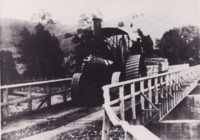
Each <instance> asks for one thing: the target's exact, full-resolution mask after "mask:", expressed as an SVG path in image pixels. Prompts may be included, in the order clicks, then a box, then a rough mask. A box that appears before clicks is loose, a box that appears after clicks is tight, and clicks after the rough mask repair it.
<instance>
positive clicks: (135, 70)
mask: <svg viewBox="0 0 200 140" xmlns="http://www.w3.org/2000/svg"><path fill="white" fill-rule="evenodd" d="M140 57H141V55H129V56H128V58H127V61H126V68H125V79H126V80H130V79H135V78H139V77H140V73H139V65H140Z"/></svg>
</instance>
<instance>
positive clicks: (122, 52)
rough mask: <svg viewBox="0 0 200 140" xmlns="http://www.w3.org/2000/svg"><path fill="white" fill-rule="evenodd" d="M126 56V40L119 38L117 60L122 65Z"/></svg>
mask: <svg viewBox="0 0 200 140" xmlns="http://www.w3.org/2000/svg"><path fill="white" fill-rule="evenodd" d="M127 55H128V48H127V45H126V40H125V39H124V38H121V39H120V40H119V60H120V61H121V63H122V64H123V65H125V63H126V58H127Z"/></svg>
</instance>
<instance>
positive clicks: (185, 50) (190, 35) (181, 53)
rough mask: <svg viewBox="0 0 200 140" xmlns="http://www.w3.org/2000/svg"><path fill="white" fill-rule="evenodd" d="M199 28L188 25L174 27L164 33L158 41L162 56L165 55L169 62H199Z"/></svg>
mask: <svg viewBox="0 0 200 140" xmlns="http://www.w3.org/2000/svg"><path fill="white" fill-rule="evenodd" d="M198 31H199V28H198V27H194V26H188V27H183V28H175V29H172V30H169V31H167V32H165V33H164V35H163V36H162V38H161V40H160V41H158V47H159V48H160V50H161V55H162V57H166V58H168V60H169V63H170V64H180V63H190V64H192V65H194V64H197V63H199V62H200V61H199V60H200V56H199V50H200V41H199V40H200V36H199V32H198Z"/></svg>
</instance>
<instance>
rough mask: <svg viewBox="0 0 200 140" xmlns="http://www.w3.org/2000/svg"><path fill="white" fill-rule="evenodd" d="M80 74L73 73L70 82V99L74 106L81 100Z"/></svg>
mask: <svg viewBox="0 0 200 140" xmlns="http://www.w3.org/2000/svg"><path fill="white" fill-rule="evenodd" d="M81 75H82V74H81V73H75V74H74V75H73V77H72V82H71V98H72V102H74V103H75V104H76V103H78V102H79V100H80V99H81V97H80V93H79V92H80V79H81Z"/></svg>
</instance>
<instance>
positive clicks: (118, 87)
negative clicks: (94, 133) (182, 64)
mask: <svg viewBox="0 0 200 140" xmlns="http://www.w3.org/2000/svg"><path fill="white" fill-rule="evenodd" d="M199 76H200V65H198V66H193V67H190V68H186V69H181V70H174V71H170V72H167V73H162V74H158V75H154V76H150V77H144V78H138V79H133V80H129V81H124V82H120V83H114V84H111V85H106V86H104V87H103V92H104V93H103V95H104V101H105V102H104V105H103V107H104V118H103V130H102V140H107V139H109V122H111V123H112V124H113V125H114V126H121V127H122V128H123V130H124V132H125V139H130V138H133V137H134V134H133V133H132V131H131V125H129V124H128V122H127V121H125V110H126V106H127V105H126V104H125V102H126V101H128V100H129V102H130V108H131V111H132V120H136V119H137V118H136V117H137V114H136V106H137V105H140V108H141V110H142V111H146V112H149V114H150V116H151V114H152V112H158V113H157V114H159V118H160V119H161V118H163V117H164V116H165V115H166V114H167V113H168V112H169V111H170V110H172V109H173V107H174V106H175V105H176V104H177V103H178V102H180V101H181V100H182V99H183V98H184V96H186V95H184V94H186V93H185V92H180V91H181V90H183V89H184V88H186V87H187V86H188V85H189V83H190V82H193V80H195V79H197V78H198V77H199ZM118 106H119V116H120V117H118V116H117V115H116V114H117V113H115V111H114V109H115V108H116V107H118Z"/></svg>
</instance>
